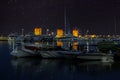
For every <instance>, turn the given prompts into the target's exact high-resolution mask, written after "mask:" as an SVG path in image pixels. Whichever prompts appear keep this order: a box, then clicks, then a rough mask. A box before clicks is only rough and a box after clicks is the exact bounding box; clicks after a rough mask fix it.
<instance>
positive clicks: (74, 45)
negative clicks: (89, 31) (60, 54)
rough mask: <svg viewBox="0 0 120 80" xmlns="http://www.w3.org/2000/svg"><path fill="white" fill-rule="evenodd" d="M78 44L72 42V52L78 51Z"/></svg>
mask: <svg viewBox="0 0 120 80" xmlns="http://www.w3.org/2000/svg"><path fill="white" fill-rule="evenodd" d="M78 44H79V43H78V42H73V50H76V51H77V50H78Z"/></svg>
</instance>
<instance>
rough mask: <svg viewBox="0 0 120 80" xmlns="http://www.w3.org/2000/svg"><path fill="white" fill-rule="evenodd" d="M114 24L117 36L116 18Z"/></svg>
mask: <svg viewBox="0 0 120 80" xmlns="http://www.w3.org/2000/svg"><path fill="white" fill-rule="evenodd" d="M114 24H115V35H116V34H117V23H116V16H115V17H114Z"/></svg>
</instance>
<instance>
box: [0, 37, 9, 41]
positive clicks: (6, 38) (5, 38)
mask: <svg viewBox="0 0 120 80" xmlns="http://www.w3.org/2000/svg"><path fill="white" fill-rule="evenodd" d="M0 41H8V37H5V36H0Z"/></svg>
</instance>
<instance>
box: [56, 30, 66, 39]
mask: <svg viewBox="0 0 120 80" xmlns="http://www.w3.org/2000/svg"><path fill="white" fill-rule="evenodd" d="M63 35H64V32H63V29H57V35H56V37H57V38H60V37H63Z"/></svg>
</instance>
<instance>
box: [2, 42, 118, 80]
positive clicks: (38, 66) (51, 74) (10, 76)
mask: <svg viewBox="0 0 120 80" xmlns="http://www.w3.org/2000/svg"><path fill="white" fill-rule="evenodd" d="M10 52H11V49H10V47H9V45H8V43H7V42H0V80H120V63H119V62H114V63H101V62H95V61H94V62H80V61H75V60H60V59H54V60H53V59H38V58H37V59H33V58H21V59H13V57H12V56H11V55H10Z"/></svg>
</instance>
